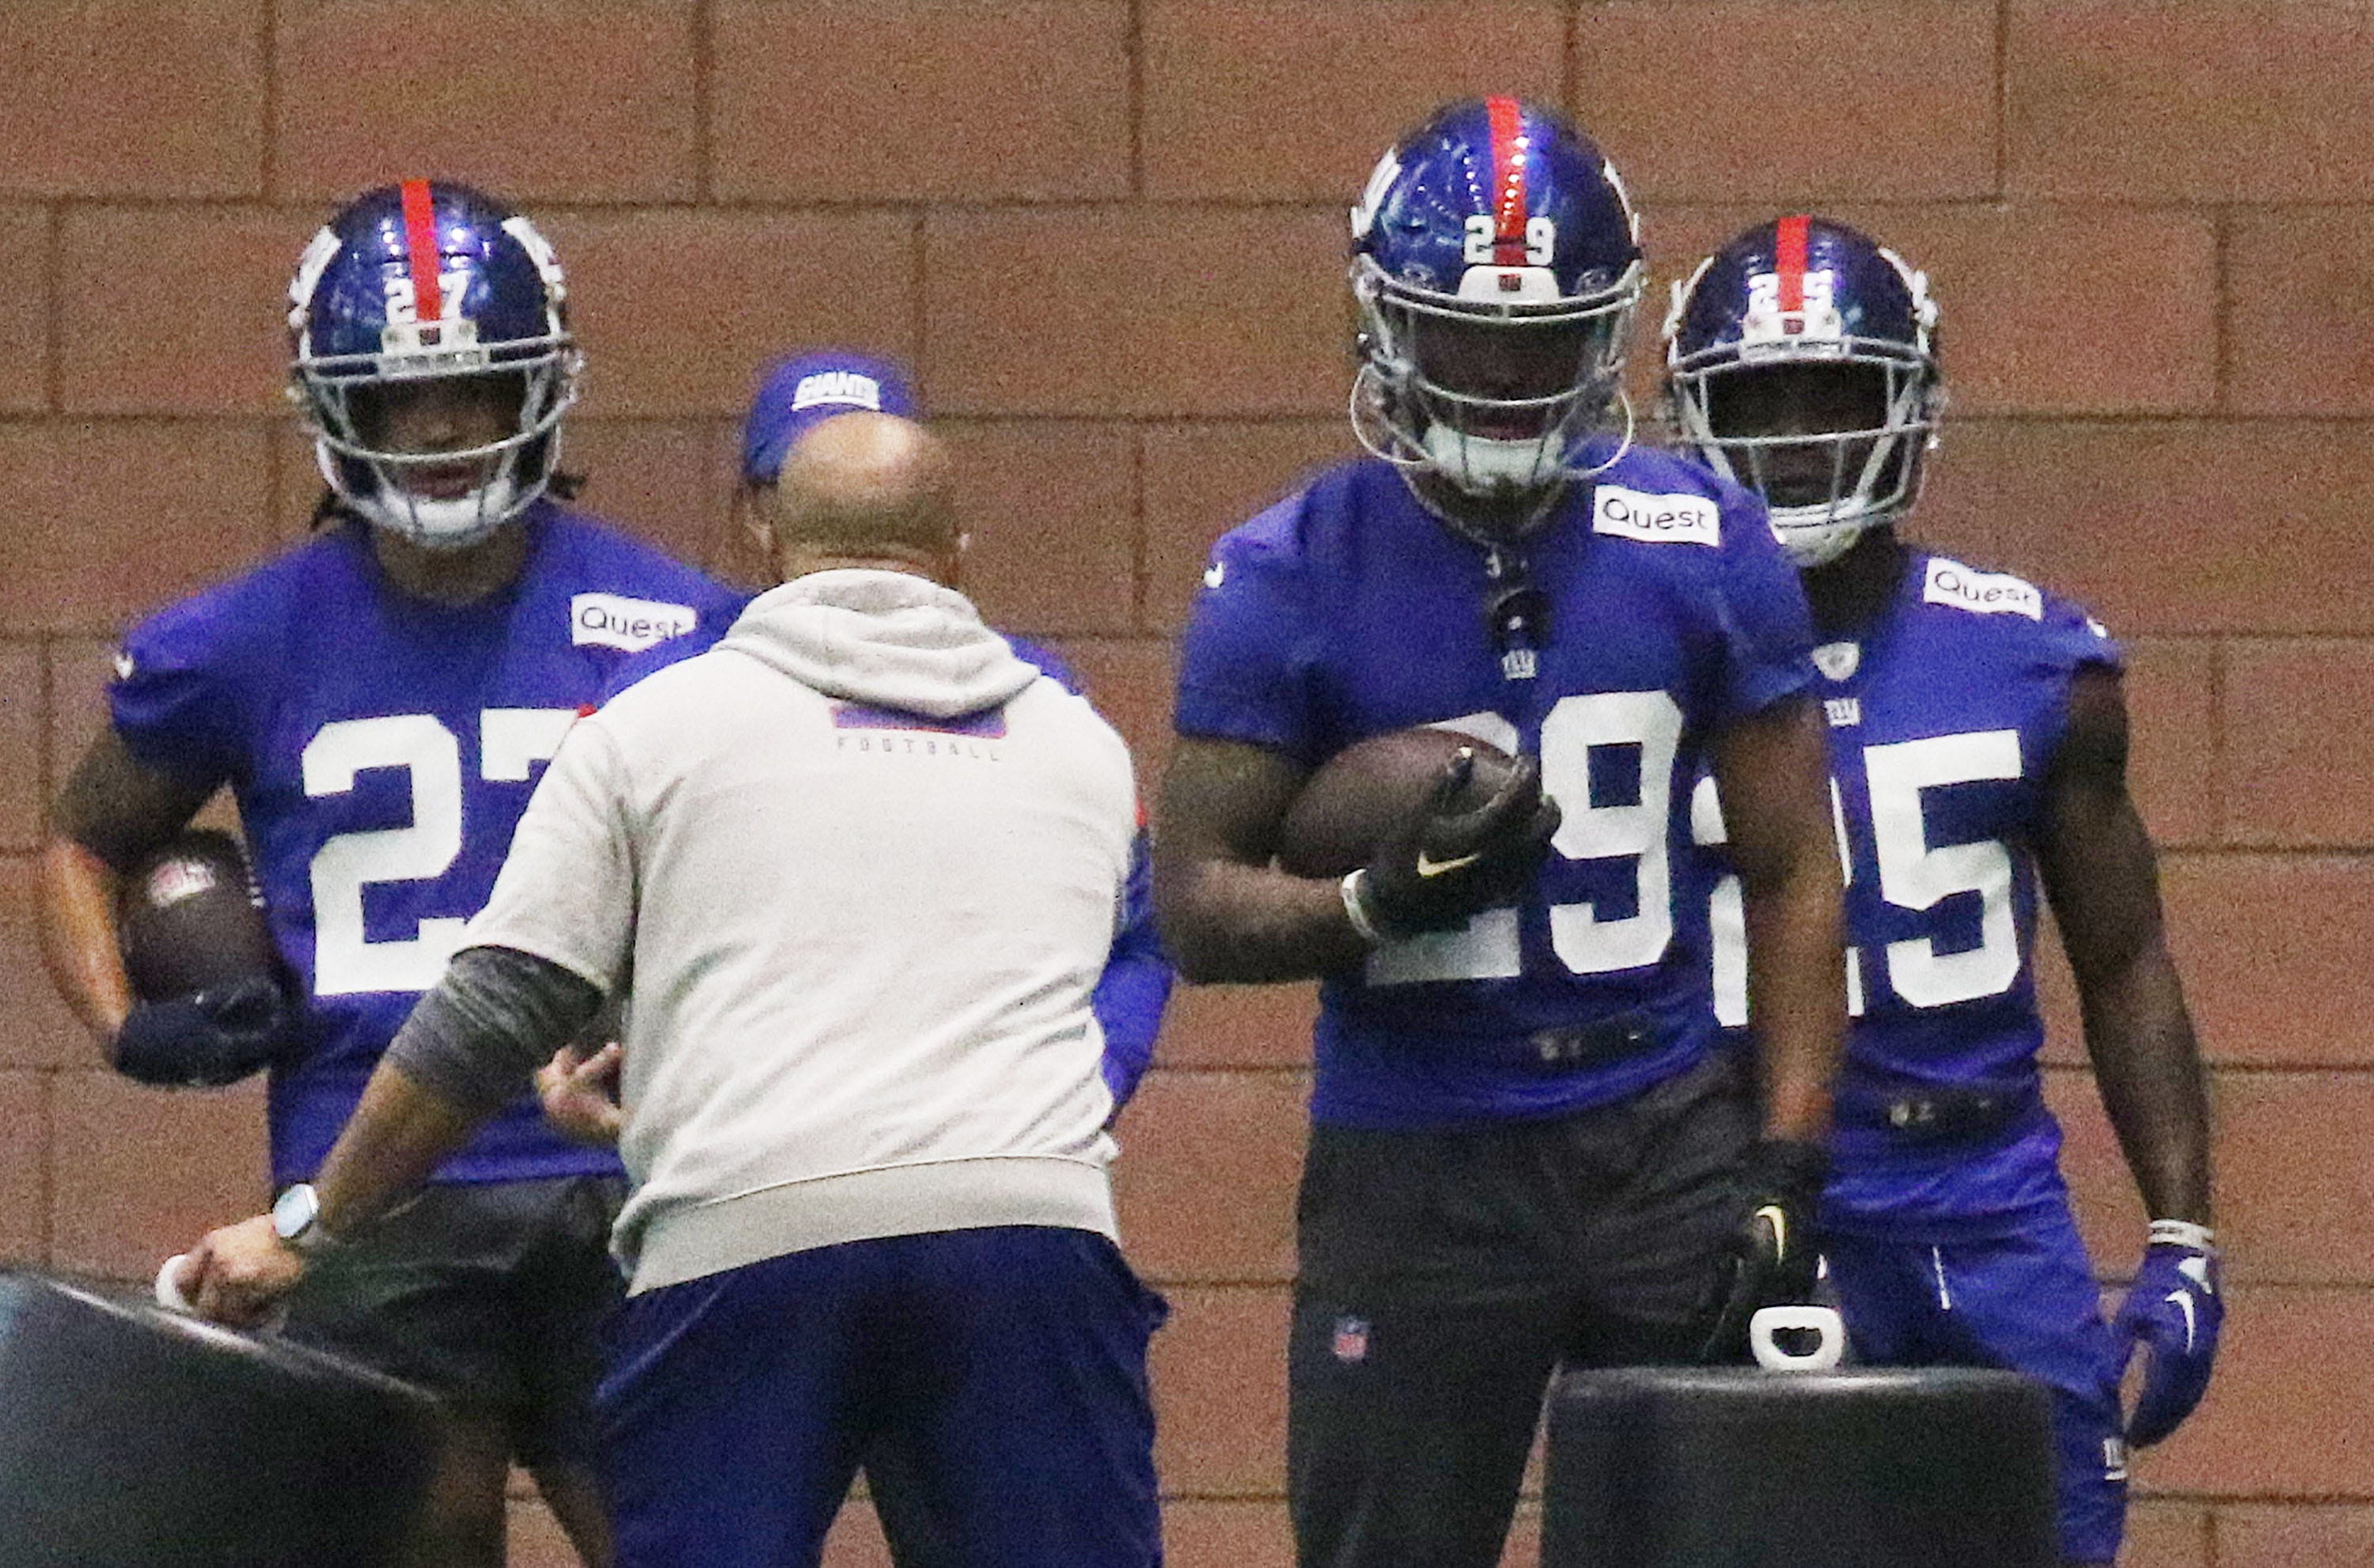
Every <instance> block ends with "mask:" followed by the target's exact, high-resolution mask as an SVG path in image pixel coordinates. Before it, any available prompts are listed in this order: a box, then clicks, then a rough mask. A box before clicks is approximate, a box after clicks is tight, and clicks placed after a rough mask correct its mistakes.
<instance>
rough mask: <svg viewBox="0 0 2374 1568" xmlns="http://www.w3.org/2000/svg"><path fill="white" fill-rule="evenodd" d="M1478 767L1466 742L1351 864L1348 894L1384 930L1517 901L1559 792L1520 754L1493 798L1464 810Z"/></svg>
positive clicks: (1432, 924) (1449, 919) (1440, 926)
mask: <svg viewBox="0 0 2374 1568" xmlns="http://www.w3.org/2000/svg"><path fill="white" fill-rule="evenodd" d="M1474 771H1475V753H1474V752H1472V751H1467V750H1464V749H1463V750H1461V751H1460V753H1459V754H1458V755H1456V756H1454V757H1452V758H1451V760H1450V761H1449V762H1447V763H1445V764H1444V765H1443V768H1442V776H1441V777H1440V778H1438V779H1436V780H1435V782H1434V787H1433V788H1432V789H1431V790H1428V791H1427V797H1426V799H1425V801H1423V802H1420V804H1419V805H1418V807H1417V808H1416V810H1415V811H1413V812H1411V813H1409V815H1407V816H1405V817H1404V818H1403V819H1402V820H1401V821H1400V822H1398V823H1396V824H1394V825H1393V829H1392V830H1391V831H1390V832H1388V833H1387V834H1386V835H1385V837H1384V840H1383V842H1381V844H1379V845H1378V847H1377V853H1376V856H1375V858H1374V859H1372V860H1369V863H1368V865H1366V866H1365V867H1363V868H1362V869H1361V870H1359V871H1358V872H1354V873H1353V876H1352V879H1351V881H1350V882H1349V883H1348V884H1347V888H1346V898H1347V899H1353V900H1357V913H1358V916H1359V917H1364V918H1365V919H1366V920H1367V921H1368V923H1369V926H1371V927H1373V928H1374V929H1375V930H1376V931H1377V933H1379V934H1380V935H1383V936H1388V937H1399V936H1409V935H1412V934H1414V933H1416V932H1418V931H1443V930H1454V929H1456V928H1457V927H1459V926H1462V925H1464V924H1465V923H1466V921H1467V919H1468V917H1469V916H1471V915H1474V914H1475V913H1477V912H1478V911H1480V910H1484V909H1488V908H1491V907H1493V906H1495V905H1498V904H1508V903H1512V902H1514V901H1515V900H1516V899H1517V897H1518V896H1519V895H1522V893H1523V892H1524V891H1525V889H1526V888H1527V887H1528V886H1530V885H1531V884H1532V883H1533V880H1534V872H1538V871H1539V870H1540V869H1541V864H1542V857H1543V855H1544V854H1545V853H1546V852H1547V851H1548V848H1549V842H1550V835H1552V834H1554V833H1556V832H1557V826H1558V807H1557V802H1556V801H1553V800H1550V799H1548V798H1547V797H1545V795H1544V794H1543V793H1542V769H1541V765H1540V764H1539V763H1537V762H1535V761H1534V759H1533V758H1532V757H1529V756H1521V757H1518V758H1516V759H1514V761H1513V762H1512V763H1511V765H1510V768H1509V776H1508V777H1507V778H1505V779H1503V780H1502V781H1501V784H1500V787H1499V789H1498V790H1495V791H1493V794H1492V797H1491V799H1489V800H1487V801H1486V802H1484V803H1483V804H1481V805H1478V806H1476V807H1475V808H1473V809H1471V810H1468V811H1458V810H1456V809H1454V808H1455V806H1456V803H1457V802H1458V800H1459V797H1460V794H1461V793H1462V791H1463V790H1465V789H1466V788H1467V780H1468V776H1469V775H1470V774H1472V773H1473V772H1474Z"/></svg>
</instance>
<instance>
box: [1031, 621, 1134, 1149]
mask: <svg viewBox="0 0 2374 1568" xmlns="http://www.w3.org/2000/svg"><path fill="white" fill-rule="evenodd" d="M1005 640H1006V641H1007V642H1009V643H1011V644H1012V645H1013V647H1014V651H1015V654H1016V656H1017V657H1018V658H1020V659H1022V660H1024V661H1028V662H1029V663H1031V664H1035V665H1037V666H1038V667H1039V673H1040V674H1042V675H1045V676H1046V677H1047V678H1048V679H1049V680H1051V681H1053V682H1054V683H1055V684H1056V685H1059V686H1061V687H1063V688H1064V690H1065V691H1067V692H1070V693H1071V694H1072V695H1073V696H1081V697H1085V696H1087V695H1088V691H1087V683H1086V682H1085V681H1083V680H1081V679H1080V673H1079V672H1078V671H1076V670H1075V669H1073V668H1072V667H1071V665H1069V664H1067V663H1065V662H1064V660H1063V658H1062V657H1061V656H1060V655H1058V654H1057V653H1055V652H1054V651H1053V650H1052V649H1048V648H1045V647H1042V646H1041V645H1040V644H1039V643H1036V642H1032V641H1030V640H1029V639H1028V638H1019V637H1009V638H1006V639H1005ZM1151 864H1152V862H1151V860H1150V859H1149V857H1148V851H1147V845H1146V831H1145V829H1143V828H1141V829H1139V830H1138V835H1137V841H1136V842H1135V843H1134V844H1133V845H1132V846H1131V847H1130V859H1129V882H1128V883H1127V884H1126V885H1124V886H1123V888H1122V916H1121V925H1120V929H1119V930H1116V931H1115V932H1114V934H1113V944H1112V951H1111V953H1110V954H1107V955H1106V957H1105V972H1104V973H1103V974H1102V975H1101V976H1099V977H1098V979H1097V989H1096V991H1095V993H1094V994H1093V995H1092V996H1091V997H1090V998H1089V999H1088V1005H1089V1008H1090V1009H1091V1011H1093V1012H1095V1013H1096V1015H1097V1025H1098V1027H1099V1029H1101V1030H1102V1031H1103V1032H1104V1036H1105V1057H1104V1075H1105V1087H1106V1088H1108V1089H1110V1090H1111V1091H1112V1097H1113V1108H1114V1109H1115V1110H1119V1109H1120V1108H1121V1107H1122V1106H1125V1105H1127V1104H1129V1100H1130V1096H1131V1095H1133V1094H1136V1093H1137V1084H1138V1081H1139V1080H1140V1079H1142V1078H1144V1077H1145V1076H1146V1069H1147V1068H1148V1067H1150V1066H1152V1065H1153V1063H1154V1037H1155V1036H1157V1035H1158V1034H1159V1033H1161V1031H1162V1010H1163V1009H1164V1008H1166V1007H1168V1006H1169V1003H1170V982H1171V970H1170V960H1169V959H1168V958H1166V957H1165V956H1163V953H1162V942H1161V939H1160V938H1159V937H1158V936H1156V935H1155V932H1154V873H1153V871H1152V869H1151Z"/></svg>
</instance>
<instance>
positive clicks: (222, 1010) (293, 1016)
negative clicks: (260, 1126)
mask: <svg viewBox="0 0 2374 1568" xmlns="http://www.w3.org/2000/svg"><path fill="white" fill-rule="evenodd" d="M296 1032H297V1010H296V1009H295V1008H293V1007H291V1006H289V1005H288V998H287V997H286V996H285V995H283V994H282V992H281V989H280V988H279V987H278V986H277V985H276V984H274V983H273V982H272V981H270V980H268V979H263V978H255V979H247V980H240V981H237V982H235V983H233V984H231V985H228V986H224V987H221V988H219V989H215V990H206V991H200V992H198V993H197V994H196V995H194V996H185V997H175V998H174V999H173V1000H170V1001H144V1002H139V1003H137V1004H135V1006H134V1007H133V1009H132V1012H130V1014H129V1015H127V1016H126V1017H125V1018H124V1020H123V1028H121V1029H119V1030H117V1031H116V1034H115V1071H118V1072H121V1073H122V1074H123V1075H124V1076H125V1077H126V1078H131V1079H135V1080H137V1081H138V1082H142V1083H154V1084H157V1085H159V1086H160V1087H163V1088H170V1089H179V1088H193V1087H195V1088H214V1087H217V1086H218V1085H221V1084H225V1083H236V1082H239V1081H240V1080H241V1079H242V1078H244V1077H246V1076H247V1075H248V1074H249V1073H251V1072H253V1071H256V1070H257V1069H259V1068H263V1067H268V1066H270V1065H271V1064H272V1062H273V1060H274V1059H276V1058H277V1057H278V1056H279V1055H280V1053H281V1052H282V1051H283V1050H284V1049H286V1048H287V1047H288V1045H289V1043H290V1042H291V1041H292V1040H294V1038H295V1037H296Z"/></svg>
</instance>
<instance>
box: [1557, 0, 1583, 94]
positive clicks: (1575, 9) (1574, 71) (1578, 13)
mask: <svg viewBox="0 0 2374 1568" xmlns="http://www.w3.org/2000/svg"><path fill="white" fill-rule="evenodd" d="M1581 51H1582V0H1566V29H1565V31H1564V33H1563V35H1562V36H1561V38H1560V40H1559V48H1558V107H1559V108H1560V109H1563V110H1564V111H1566V112H1567V113H1568V114H1569V115H1572V114H1573V113H1574V112H1575V102H1574V91H1575V84H1576V83H1577V82H1578V81H1580V80H1581V76H1582V73H1581V70H1579V69H1578V68H1577V64H1576V56H1577V55H1579V54H1580V53H1581Z"/></svg>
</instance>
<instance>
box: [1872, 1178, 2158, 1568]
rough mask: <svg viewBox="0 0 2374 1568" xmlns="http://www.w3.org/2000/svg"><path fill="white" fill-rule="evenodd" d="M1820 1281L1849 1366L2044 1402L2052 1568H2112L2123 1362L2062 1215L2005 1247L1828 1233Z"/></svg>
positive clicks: (2122, 1477) (2063, 1209)
mask: <svg viewBox="0 0 2374 1568" xmlns="http://www.w3.org/2000/svg"><path fill="white" fill-rule="evenodd" d="M1826 1240H1827V1244H1828V1245H1827V1247H1826V1251H1827V1253H1828V1258H1829V1261H1830V1280H1831V1283H1832V1286H1833V1287H1834V1288H1835V1289H1836V1291H1837V1293H1838V1298H1839V1310H1840V1311H1841V1312H1842V1313H1843V1314H1844V1315H1845V1317H1846V1321H1847V1333H1848V1336H1849V1338H1850V1339H1851V1341H1852V1343H1853V1347H1854V1352H1855V1354H1856V1356H1857V1357H1858V1359H1860V1360H1862V1361H1863V1362H1866V1363H1871V1364H1874V1365H1880V1366H1989V1367H2001V1368H2006V1369H2008V1370H2010V1371H2013V1372H2018V1373H2024V1374H2026V1375H2028V1376H2030V1377H2033V1378H2035V1379H2036V1380H2037V1381H2039V1382H2040V1383H2042V1384H2043V1385H2045V1387H2047V1388H2048V1389H2050V1390H2051V1395H2052V1436H2053V1447H2054V1449H2055V1455H2054V1459H2055V1467H2054V1468H2055V1471H2056V1474H2057V1477H2058V1491H2059V1504H2060V1519H2061V1555H2062V1557H2063V1561H2065V1562H2089V1563H2090V1562H2104V1563H2107V1562H2111V1561H2112V1560H2114V1559H2115V1558H2116V1557H2117V1556H2118V1554H2119V1539H2120V1537H2121V1534H2122V1533H2123V1531H2124V1527H2125V1523H2126V1511H2127V1463H2126V1444H2125V1430H2126V1428H2125V1422H2124V1419H2123V1417H2122V1415H2121V1410H2120V1406H2119V1375H2120V1373H2121V1366H2122V1362H2123V1360H2124V1358H2123V1357H2122V1356H2121V1354H2120V1353H2119V1345H2118V1340H2117V1338H2116V1336H2115V1335H2114V1334H2112V1332H2111V1330H2110V1326H2109V1325H2108V1324H2107V1323H2106V1322H2105V1321H2104V1320H2103V1317H2102V1298H2101V1292H2100V1289H2099V1288H2098V1286H2097V1285H2096V1284H2095V1282H2094V1270H2093V1266H2092V1264H2091V1263H2090V1262H2089V1261H2088V1260H2087V1258H2086V1246H2085V1243H2084V1242H2083V1241H2082V1240H2080V1239H2079V1237H2078V1235H2077V1227H2076V1225H2075V1224H2074V1223H2073V1222H2072V1221H2071V1220H2070V1217H2069V1211H2068V1208H2067V1206H2066V1205H2065V1204H2064V1205H2062V1206H2060V1207H2058V1208H2056V1209H2055V1210H2053V1211H2051V1212H2050V1213H2048V1214H2046V1215H2044V1216H2042V1217H2039V1219H2037V1220H2034V1221H2030V1222H2027V1223H2023V1225H2022V1227H2021V1228H2020V1229H2019V1230H2018V1231H2016V1232H2015V1233H2012V1234H2008V1235H1998V1236H1992V1237H1984V1238H1977V1239H1969V1238H1965V1239H1961V1240H1956V1241H1948V1242H1943V1243H1938V1244H1931V1243H1928V1242H1922V1241H1908V1240H1898V1239H1883V1238H1880V1237H1877V1236H1872V1235H1839V1234H1833V1235H1829V1236H1828V1237H1827V1238H1826Z"/></svg>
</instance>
